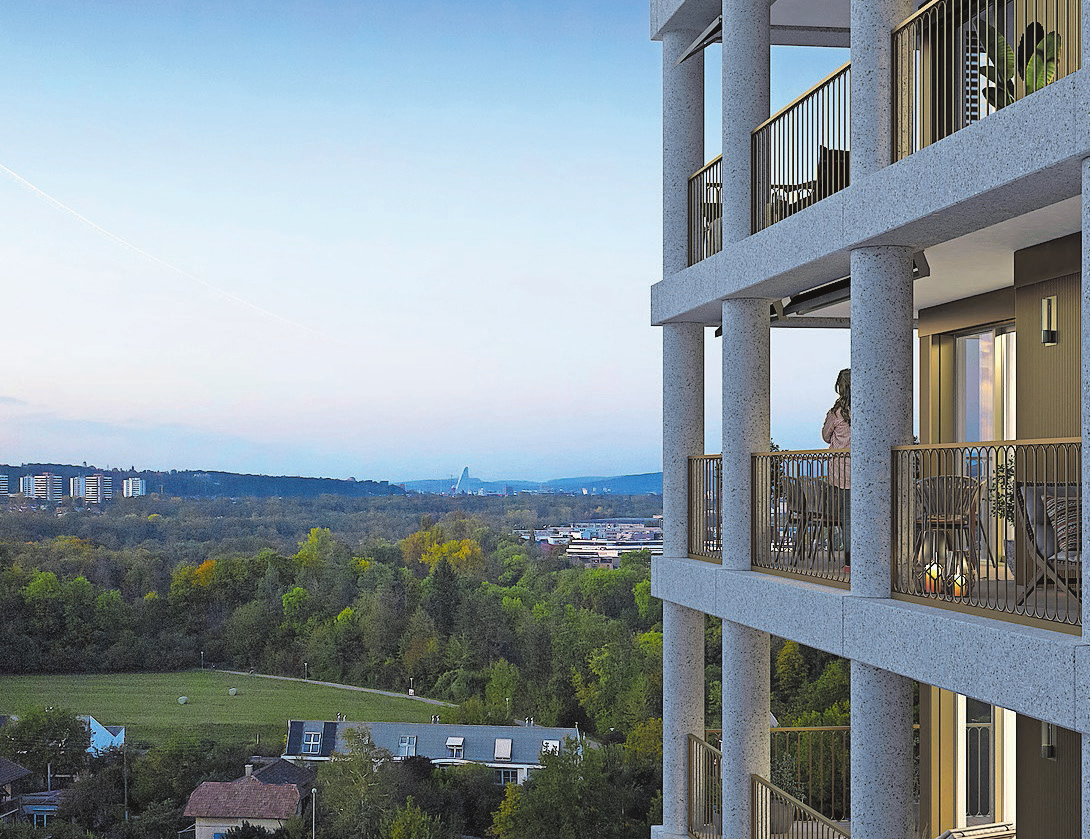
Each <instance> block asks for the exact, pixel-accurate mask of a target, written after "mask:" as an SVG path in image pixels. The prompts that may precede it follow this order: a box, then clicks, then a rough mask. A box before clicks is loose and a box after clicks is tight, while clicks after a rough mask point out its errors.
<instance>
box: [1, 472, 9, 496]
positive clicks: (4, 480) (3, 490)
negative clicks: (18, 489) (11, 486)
mask: <svg viewBox="0 0 1090 839" xmlns="http://www.w3.org/2000/svg"><path fill="white" fill-rule="evenodd" d="M7 494H8V476H7V475H0V495H7Z"/></svg>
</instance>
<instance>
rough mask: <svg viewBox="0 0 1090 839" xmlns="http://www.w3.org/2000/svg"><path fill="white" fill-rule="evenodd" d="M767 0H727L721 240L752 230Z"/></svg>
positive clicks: (763, 112)
mask: <svg viewBox="0 0 1090 839" xmlns="http://www.w3.org/2000/svg"><path fill="white" fill-rule="evenodd" d="M769 5H770V4H768V3H764V2H761V3H754V2H753V0H723V244H724V245H726V244H727V243H728V242H740V241H741V240H742V239H745V238H746V237H747V236H749V235H750V232H751V229H752V228H751V223H750V202H751V190H750V184H751V181H750V166H751V164H750V156H751V154H752V151H751V150H752V143H751V141H750V136H751V135H752V133H753V129H754V128H756V127H757V126H758V125H760V124H761V123H762V122H764V121H765V120H766V119H768V117H769V116H770V115H771V114H770V108H769V64H770V56H771V52H770V49H771V48H770V39H771V26H770V23H769V11H768V10H769Z"/></svg>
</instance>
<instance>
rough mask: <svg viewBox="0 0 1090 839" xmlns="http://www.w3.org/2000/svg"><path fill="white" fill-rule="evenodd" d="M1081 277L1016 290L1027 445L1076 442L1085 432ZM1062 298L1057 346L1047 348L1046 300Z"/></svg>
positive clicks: (1021, 433)
mask: <svg viewBox="0 0 1090 839" xmlns="http://www.w3.org/2000/svg"><path fill="white" fill-rule="evenodd" d="M1079 281H1080V277H1079V275H1078V274H1068V275H1066V276H1063V277H1059V278H1056V279H1051V280H1043V281H1041V282H1038V283H1034V284H1032V285H1023V286H1020V287H1018V288H1017V289H1016V294H1015V322H1016V330H1017V333H1018V372H1017V376H1018V396H1017V400H1016V402H1017V420H1016V422H1017V428H1018V437H1019V439H1021V440H1035V439H1037V440H1039V439H1048V438H1051V437H1075V436H1078V435H1079V433H1080V431H1079V415H1080V410H1081V406H1080V404H1079V387H1078V382H1079V380H1080V371H1079V363H1080V354H1079V350H1080V348H1079V344H1080V334H1081V328H1080V323H1079V318H1080V313H1079ZM1053 295H1055V296H1056V310H1057V324H1056V325H1057V333H1058V334H1057V341H1056V344H1055V345H1054V346H1046V345H1044V344H1042V343H1041V299H1042V298H1044V297H1051V296H1053Z"/></svg>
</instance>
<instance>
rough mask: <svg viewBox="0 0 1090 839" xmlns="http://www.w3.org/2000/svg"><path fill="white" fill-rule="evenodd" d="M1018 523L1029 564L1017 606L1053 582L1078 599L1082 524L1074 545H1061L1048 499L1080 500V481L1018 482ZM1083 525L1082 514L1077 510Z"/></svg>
mask: <svg viewBox="0 0 1090 839" xmlns="http://www.w3.org/2000/svg"><path fill="white" fill-rule="evenodd" d="M1015 495H1016V497H1017V503H1016V505H1015V507H1016V511H1017V512H1016V515H1017V518H1018V526H1019V527H1020V528H1021V529H1022V530H1023V531H1024V532H1025V534H1026V540H1025V541H1026V555H1027V558H1028V559H1029V562H1030V567H1029V568H1028V569H1027V573H1026V587H1025V589H1024V590H1023V591H1022V595H1021V596H1020V597H1019V598H1018V601H1017V603H1016V605H1018V606H1024V605H1025V603H1026V601H1027V600H1028V599H1029V598H1030V595H1034V596H1035V597H1036V595H1035V592H1036V590H1037V589H1038V588H1039V587H1045V588H1046V589H1047V586H1049V585H1050V584H1051V585H1054V586H1055V587H1056V590H1057V592H1058V593H1062V594H1065V595H1067V596H1068V597H1071V598H1074V599H1076V600H1077V599H1078V597H1079V592H1080V590H1081V587H1082V553H1081V551H1080V550H1079V548H1078V547H1077V545H1078V542H1079V537H1080V530H1081V527H1080V526H1079V525H1076V527H1075V530H1074V544H1075V546H1072V544H1070V543H1068V544H1058V543H1057V542H1058V540H1057V538H1056V528H1055V527H1054V525H1053V522H1052V520H1051V519H1050V518H1049V516H1048V513H1047V511H1046V505H1047V504H1048V499H1049V498H1050V497H1051V498H1053V499H1057V498H1058V499H1080V505H1081V495H1082V486H1081V485H1080V484H1059V483H1019V484H1017V485H1016V486H1015ZM1075 517H1076V521H1077V522H1079V523H1080V524H1081V516H1080V515H1079V514H1078V512H1077V508H1076V513H1075Z"/></svg>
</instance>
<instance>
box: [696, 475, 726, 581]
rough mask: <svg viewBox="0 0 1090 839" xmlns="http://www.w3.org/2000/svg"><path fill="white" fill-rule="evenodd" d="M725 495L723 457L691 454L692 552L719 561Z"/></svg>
mask: <svg viewBox="0 0 1090 839" xmlns="http://www.w3.org/2000/svg"><path fill="white" fill-rule="evenodd" d="M722 495H723V458H722V457H720V456H719V455H717V454H707V455H703V456H701V457H690V458H689V556H691V557H692V558H694V559H703V560H708V561H710V562H719V561H720V560H721V559H722V556H723V544H722V538H721V536H720V532H719V528H720V522H719V511H720V508H721V505H722Z"/></svg>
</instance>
